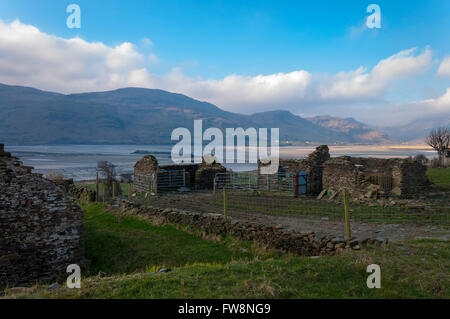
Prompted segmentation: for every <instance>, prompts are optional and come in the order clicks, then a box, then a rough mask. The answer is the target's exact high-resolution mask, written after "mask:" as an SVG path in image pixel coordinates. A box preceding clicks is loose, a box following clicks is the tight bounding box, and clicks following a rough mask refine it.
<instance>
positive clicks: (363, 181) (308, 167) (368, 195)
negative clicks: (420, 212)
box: [258, 145, 430, 199]
mask: <svg viewBox="0 0 450 319" xmlns="http://www.w3.org/2000/svg"><path fill="white" fill-rule="evenodd" d="M263 165H264V164H262V163H261V162H259V163H258V166H259V168H260V167H261V166H263ZM266 165H267V164H266ZM426 169H427V168H426V166H425V165H423V164H422V163H420V162H418V161H414V160H409V159H380V158H358V157H350V156H341V157H334V158H330V154H329V149H328V146H327V145H321V146H319V147H317V148H316V150H315V151H314V152H312V153H311V154H309V156H308V157H307V158H306V159H280V163H279V169H278V172H277V173H276V174H273V175H269V176H267V175H261V174H259V175H258V188H260V189H264V188H266V184H267V180H270V183H276V182H277V181H279V182H280V183H281V181H282V180H283V176H287V178H289V179H293V178H294V176H295V174H298V173H300V172H305V173H306V194H307V195H319V196H318V198H319V199H321V198H325V197H326V198H329V199H334V198H335V197H336V196H339V197H341V195H342V194H343V190H344V189H346V190H348V192H349V194H350V196H351V197H352V198H354V199H355V198H358V199H363V198H364V199H376V198H378V197H388V196H406V195H414V194H419V193H423V192H424V191H425V190H426V188H427V187H428V186H429V185H430V182H429V180H428V178H427V176H426ZM258 171H259V170H258Z"/></svg>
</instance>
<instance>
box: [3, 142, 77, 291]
mask: <svg viewBox="0 0 450 319" xmlns="http://www.w3.org/2000/svg"><path fill="white" fill-rule="evenodd" d="M0 189H1V192H0V289H3V288H4V287H6V286H8V287H14V286H18V285H31V284H34V283H35V282H37V281H42V280H44V281H45V280H54V279H61V278H65V277H67V273H66V268H67V266H68V265H70V264H78V265H79V266H80V267H83V266H84V256H83V255H84V251H83V213H82V210H81V208H80V207H79V206H78V205H76V204H75V203H74V202H73V200H72V199H71V198H69V197H67V196H66V194H65V193H64V191H63V190H62V189H61V188H60V187H58V186H57V185H56V184H54V183H53V182H51V181H49V180H46V179H44V178H43V177H42V176H41V175H40V174H34V173H31V167H25V166H23V165H22V162H20V161H19V160H18V159H17V158H15V157H12V156H11V154H9V153H5V152H4V147H3V144H0Z"/></svg>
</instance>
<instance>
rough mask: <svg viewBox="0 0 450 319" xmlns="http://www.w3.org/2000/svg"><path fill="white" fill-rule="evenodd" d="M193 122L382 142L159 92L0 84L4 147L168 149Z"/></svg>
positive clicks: (282, 115)
mask: <svg viewBox="0 0 450 319" xmlns="http://www.w3.org/2000/svg"><path fill="white" fill-rule="evenodd" d="M196 119H202V120H203V129H204V130H205V129H206V128H208V127H217V128H219V129H221V130H222V131H223V132H224V131H225V129H226V128H237V127H243V128H248V127H255V128H260V127H263V128H268V129H270V128H279V129H280V140H281V141H282V142H283V141H289V142H294V143H305V142H310V143H355V142H358V143H361V142H373V143H379V142H383V141H385V140H387V137H385V136H384V135H383V134H382V133H379V135H376V134H375V133H371V131H370V130H364V129H360V134H356V133H354V132H356V131H357V130H356V131H354V130H350V131H348V130H347V129H343V128H342V129H339V128H338V127H335V126H330V127H327V126H326V125H324V123H323V121H319V124H317V123H315V122H314V120H311V119H310V120H307V119H304V118H302V117H300V116H296V115H294V114H292V113H290V112H288V111H271V112H263V113H257V114H253V115H243V114H237V113H231V112H227V111H224V110H222V109H220V108H218V107H217V106H215V105H213V104H211V103H207V102H201V101H198V100H195V99H192V98H190V97H188V96H185V95H182V94H176V93H170V92H166V91H162V90H154V89H142V88H124V89H118V90H114V91H108V92H93V93H82V94H68V95H65V94H58V93H52V92H45V91H40V90H37V89H33V88H27V87H21V86H9V85H4V84H0V141H2V142H5V143H8V144H170V142H171V140H170V137H171V133H172V130H173V129H175V128H177V127H185V128H188V129H190V130H191V132H192V129H193V123H194V120H196ZM347 120H348V119H347ZM355 122H356V121H355ZM356 123H358V122H356ZM359 124H360V125H361V126H364V125H363V124H361V123H359Z"/></svg>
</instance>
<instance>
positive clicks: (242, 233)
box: [121, 202, 387, 256]
mask: <svg viewBox="0 0 450 319" xmlns="http://www.w3.org/2000/svg"><path fill="white" fill-rule="evenodd" d="M121 213H125V214H131V215H142V216H147V217H151V218H153V219H154V220H155V221H156V222H157V223H158V224H162V223H175V224H180V225H184V226H192V227H194V228H196V229H199V230H202V231H205V232H206V233H208V234H216V235H226V234H229V235H233V236H236V237H238V238H241V239H244V240H248V241H255V242H257V243H259V244H261V245H263V246H265V247H268V248H273V249H279V250H282V251H284V252H291V253H295V254H299V255H302V256H319V255H334V254H336V253H339V252H342V251H344V250H359V249H361V245H362V244H367V243H371V244H384V243H387V241H386V240H384V239H370V238H361V239H357V238H351V239H349V240H345V239H344V238H342V237H335V236H329V235H326V234H319V233H315V232H304V233H300V232H296V231H294V230H288V229H284V228H281V227H277V226H268V225H264V224H258V223H248V222H243V221H240V220H237V219H233V218H231V217H227V219H225V218H224V217H223V215H220V214H213V213H209V214H204V213H197V212H188V211H180V210H178V209H172V208H166V209H158V208H152V207H149V208H144V207H143V206H141V205H138V204H133V203H130V202H123V203H122V205H121Z"/></svg>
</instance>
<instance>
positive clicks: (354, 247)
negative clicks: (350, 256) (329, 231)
mask: <svg viewBox="0 0 450 319" xmlns="http://www.w3.org/2000/svg"><path fill="white" fill-rule="evenodd" d="M352 249H353V250H360V249H361V246H359V245H355V246H352Z"/></svg>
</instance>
